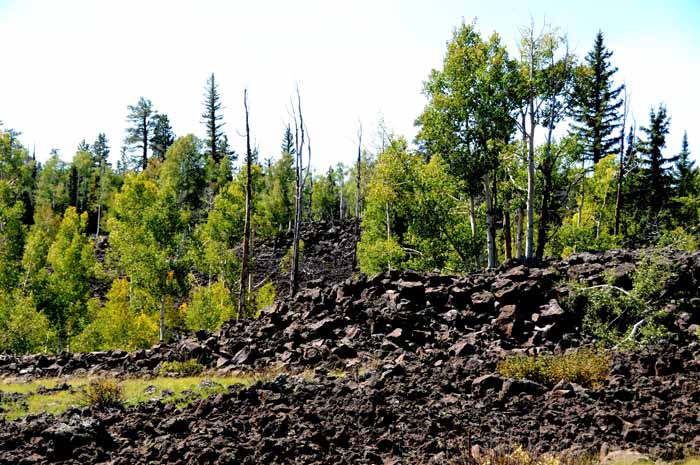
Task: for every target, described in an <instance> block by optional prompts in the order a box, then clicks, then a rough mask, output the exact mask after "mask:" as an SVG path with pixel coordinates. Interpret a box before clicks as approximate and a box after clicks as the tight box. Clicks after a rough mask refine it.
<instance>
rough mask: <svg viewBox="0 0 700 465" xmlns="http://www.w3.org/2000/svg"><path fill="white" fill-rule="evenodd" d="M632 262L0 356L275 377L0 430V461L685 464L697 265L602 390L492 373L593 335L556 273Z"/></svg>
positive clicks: (396, 281) (683, 258) (62, 367)
mask: <svg viewBox="0 0 700 465" xmlns="http://www.w3.org/2000/svg"><path fill="white" fill-rule="evenodd" d="M333 234H335V236H333V235H332V234H331V233H328V234H327V235H323V234H322V233H320V232H318V235H317V236H313V235H308V236H307V237H308V239H309V242H308V243H307V247H309V249H308V250H312V248H313V247H317V246H318V247H330V244H333V242H332V240H331V239H329V238H330V237H331V236H332V237H335V238H336V239H337V238H338V237H342V236H343V234H342V233H340V232H338V231H336V232H335V233H333ZM341 240H343V239H341ZM314 241H316V242H314ZM324 241H326V242H324ZM327 241H330V242H327ZM322 244H325V245H322ZM279 247H280V248H281V249H282V248H283V246H282V245H280V246H279ZM638 259H639V255H638V254H637V253H634V252H627V251H611V252H606V253H605V254H579V255H575V256H572V257H570V258H569V259H567V260H566V261H561V262H546V263H542V264H534V265H531V266H525V265H517V266H508V267H504V268H503V269H501V270H500V272H499V273H497V272H495V271H487V272H483V273H479V274H473V275H468V276H438V275H426V276H423V275H418V274H416V273H412V272H405V273H401V272H396V271H392V272H387V273H381V274H378V275H376V276H373V277H371V278H367V277H364V276H361V277H359V278H357V279H355V280H349V279H345V278H347V276H349V274H348V275H346V276H345V277H344V278H343V279H339V280H337V281H334V280H333V279H332V278H333V277H332V276H329V277H326V278H327V279H324V280H323V281H318V280H317V281H313V280H310V279H307V282H308V286H307V287H306V288H304V289H302V290H301V292H300V293H299V294H297V295H296V296H293V298H287V299H281V300H280V301H278V302H277V303H276V304H275V305H274V306H273V307H271V308H269V309H266V311H264V312H263V313H262V315H261V316H260V318H258V319H257V320H241V321H230V322H228V323H226V324H225V325H224V326H223V327H222V328H221V330H220V331H219V332H218V333H216V334H213V335H210V334H206V333H198V334H195V335H194V336H193V337H190V338H187V339H185V340H182V341H179V342H178V343H176V344H168V345H161V346H156V347H154V348H153V349H151V350H147V351H139V352H135V353H131V354H127V353H125V352H120V351H106V352H99V353H92V354H68V353H64V354H59V355H55V356H54V355H41V356H30V357H10V356H3V355H0V374H4V375H13V376H17V375H19V374H21V373H23V372H24V373H32V375H33V376H37V375H48V374H51V375H52V376H55V375H59V374H69V373H74V372H76V370H93V369H95V367H101V368H100V369H101V370H103V371H108V372H114V373H125V372H126V373H136V374H153V373H154V372H155V370H157V367H158V366H159V364H160V363H161V362H163V361H165V360H185V359H188V358H197V359H199V360H200V361H201V362H202V363H205V364H207V365H208V367H210V368H212V369H216V368H221V369H222V370H223V371H224V372H225V371H230V370H248V369H260V368H267V367H270V366H279V365H281V366H283V367H285V368H286V374H284V375H280V376H278V377H277V378H276V379H275V380H274V381H269V382H258V383H256V384H255V385H253V386H250V387H248V388H240V387H232V388H231V389H229V391H228V392H225V393H223V394H218V395H216V396H214V397H210V398H208V399H205V400H201V401H196V402H194V403H192V404H191V405H189V406H186V407H183V408H179V409H176V408H175V407H174V406H173V405H163V404H161V403H158V402H155V401H153V402H149V403H146V404H142V405H139V406H138V407H135V408H131V409H127V410H119V411H98V410H93V409H84V410H77V409H74V410H71V411H69V412H67V413H65V414H63V415H60V416H58V417H56V418H53V417H51V416H48V415H41V416H35V417H30V418H27V419H22V420H18V421H0V464H4V463H13V464H14V463H28V464H29V463H55V462H62V463H71V464H77V463H80V464H82V465H87V464H92V463H113V464H135V463H180V464H185V463H242V464H255V463H269V464H282V463H285V464H326V463H337V464H354V463H378V464H387V463H393V464H399V463H445V462H446V461H447V460H448V458H451V457H460V456H461V455H460V454H462V452H463V450H464V445H465V444H467V443H468V442H469V441H471V443H472V444H475V445H478V446H479V447H481V448H490V447H496V446H503V445H514V444H520V445H523V446H524V447H527V448H528V449H530V450H532V451H534V452H549V451H551V452H561V451H564V450H568V451H581V450H594V451H597V450H598V449H599V448H600V447H601V446H602V445H603V444H607V446H606V447H608V448H609V449H610V450H614V449H628V448H631V449H635V450H639V451H641V452H643V453H646V454H650V455H651V456H653V457H657V458H662V459H665V460H669V459H672V458H677V457H678V456H680V455H682V454H684V453H692V452H695V453H698V452H700V426H698V425H700V394H698V393H700V343H699V342H698V339H697V336H696V335H694V334H692V333H691V332H690V330H691V328H693V325H698V324H700V320H699V319H700V317H699V316H698V308H700V295H698V293H699V292H700V291H699V290H698V286H697V283H698V282H700V254H679V253H677V254H676V255H670V258H669V260H672V261H673V263H677V264H678V267H677V269H678V279H677V281H674V282H672V283H670V285H669V289H668V294H667V301H666V302H665V303H664V304H663V305H666V304H669V305H667V306H666V307H665V309H666V311H667V312H668V314H669V318H668V324H669V327H668V329H669V331H670V335H671V336H670V337H669V339H668V340H667V341H665V342H663V343H660V344H659V345H658V346H655V347H650V348H647V349H645V350H643V351H640V352H623V353H614V354H612V355H611V363H610V372H609V375H608V377H607V379H606V380H605V381H604V383H603V385H602V386H599V387H596V388H593V389H584V388H583V387H581V386H578V385H576V384H573V383H568V382H561V383H558V384H556V385H554V386H553V385H542V384H539V383H536V382H534V381H531V380H527V379H525V380H516V379H507V378H505V377H503V376H501V375H499V374H498V371H497V366H498V363H499V361H500V360H501V359H502V358H503V357H504V356H505V355H507V354H510V353H540V352H545V353H550V352H553V351H555V350H557V351H563V350H566V349H567V348H568V347H574V348H576V347H579V346H580V345H582V344H584V343H590V342H592V341H591V340H590V339H587V338H585V337H584V336H582V335H581V334H580V330H579V328H580V327H581V315H579V314H577V313H576V312H575V311H572V310H571V309H570V308H568V307H566V308H564V307H563V303H564V302H566V300H564V298H565V297H566V296H567V295H568V294H567V293H568V287H567V281H566V280H567V279H569V277H571V278H572V279H575V280H578V281H581V282H584V283H589V284H593V283H600V282H603V280H604V279H605V276H606V274H608V275H611V276H612V275H614V276H618V274H619V281H618V282H619V284H620V285H621V286H625V285H627V284H626V283H625V281H624V280H625V279H626V277H627V276H629V274H630V273H631V270H633V269H634V266H635V265H634V264H635V263H636V262H637V261H638ZM310 277H311V276H307V278H310ZM317 278H320V276H318V277H316V278H314V279H317ZM616 279H617V278H616ZM693 299H695V300H693ZM335 370H342V371H343V372H344V376H340V377H338V376H337V375H336V374H335ZM302 371H303V372H304V376H297V375H295V373H301V372H302ZM309 373H310V374H311V375H309ZM310 376H312V378H310ZM470 435H471V438H469V439H468V436H470Z"/></svg>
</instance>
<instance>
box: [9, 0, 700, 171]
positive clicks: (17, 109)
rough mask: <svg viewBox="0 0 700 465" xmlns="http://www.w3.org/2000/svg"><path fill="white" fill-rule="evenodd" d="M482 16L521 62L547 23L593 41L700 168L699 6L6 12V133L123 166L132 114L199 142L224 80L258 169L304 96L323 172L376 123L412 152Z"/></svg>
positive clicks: (75, 4)
mask: <svg viewBox="0 0 700 465" xmlns="http://www.w3.org/2000/svg"><path fill="white" fill-rule="evenodd" d="M474 18H476V20H477V22H476V24H477V28H478V29H479V30H480V31H481V32H482V33H483V34H484V35H489V34H490V33H491V32H493V31H496V32H498V33H499V34H500V35H501V37H502V39H503V41H504V43H506V44H507V45H508V46H509V49H510V51H511V52H512V53H515V52H516V43H517V38H518V34H519V32H518V31H519V27H521V26H523V25H526V24H529V23H530V21H531V20H532V21H534V23H535V24H536V25H541V24H543V23H544V22H547V23H549V24H551V25H553V26H556V27H558V28H559V29H560V31H562V32H565V33H566V34H567V37H568V39H569V44H570V48H571V49H572V50H573V51H574V52H575V53H576V54H577V55H578V56H579V57H581V58H582V57H583V56H585V54H586V53H587V52H588V51H589V50H590V49H591V47H592V44H593V40H594V37H595V34H596V33H597V31H598V30H602V31H603V33H604V35H605V43H606V45H607V46H608V48H609V49H611V50H612V51H613V53H614V55H613V57H612V62H613V64H614V65H615V66H617V67H618V68H619V71H618V73H617V79H618V80H619V81H620V82H625V83H626V85H627V86H628V88H629V92H630V100H631V112H632V116H633V117H634V118H635V120H636V122H637V124H638V125H645V124H646V123H647V122H648V115H649V109H650V108H651V106H657V105H658V104H659V103H665V104H666V106H667V109H668V113H669V115H670V116H671V125H670V126H671V131H670V134H669V136H668V138H667V152H666V153H667V154H669V155H670V154H675V153H677V152H678V151H679V150H680V144H681V138H682V135H683V131H684V130H687V132H688V139H689V143H690V150H691V152H692V153H693V156H694V158H695V159H696V160H700V118H698V117H697V116H696V111H697V110H698V108H700V92H698V90H697V89H698V86H697V85H696V82H697V80H698V79H699V78H698V76H700V27H698V26H699V25H700V0H666V1H656V0H655V1H651V0H629V1H628V0H614V1H610V0H605V1H598V0H588V1H578V2H575V3H574V2H568V1H567V2H564V1H560V0H553V1H546V0H540V1H533V2H527V1H524V0H519V1H498V0H490V1H476V0H469V1H466V0H462V1H457V0H434V1H418V0H405V1H400V0H393V1H392V0H353V1H342V2H341V1H329V0H325V1H324V0H297V1H294V2H291V1H284V0H278V1H273V0H256V1H248V2H233V1H213V0H196V1H194V0H193V1H177V0H170V1H157V0H149V1H145V0H120V1H107V0H82V1H81V0H62V1H60V2H59V1H52V0H45V1H40V0H0V44H2V55H3V65H2V71H0V121H3V122H4V125H5V127H6V128H7V127H10V128H14V129H15V130H18V131H20V132H21V133H22V135H21V136H20V139H21V141H22V142H23V143H24V144H25V146H27V147H28V148H29V149H30V150H32V149H35V150H36V156H37V158H38V159H39V160H45V159H46V158H48V156H49V153H50V151H51V149H52V148H58V149H59V153H60V154H61V157H62V158H63V159H64V160H70V159H71V158H72V156H73V154H74V153H75V151H76V147H77V145H78V143H79V142H80V141H81V140H82V139H86V140H87V141H88V143H91V142H92V141H94V140H95V138H96V136H97V134H98V133H100V132H104V133H106V135H107V137H108V139H109V141H110V146H111V149H112V156H111V158H112V160H116V159H117V157H118V154H119V149H120V147H121V145H122V141H123V138H124V129H125V128H126V126H127V123H126V116H127V105H134V104H136V102H138V100H139V97H141V96H144V97H146V98H148V99H150V100H151V101H152V102H153V105H154V107H155V109H156V110H157V111H159V112H161V113H165V114H167V115H168V117H169V118H170V121H171V124H172V126H173V129H174V131H175V133H176V134H177V135H185V134H188V133H193V134H195V135H197V136H199V137H204V135H205V132H204V126H203V124H202V123H201V120H202V118H201V114H202V111H203V107H202V105H203V100H204V97H203V95H204V86H205V83H206V80H207V77H208V76H209V75H210V74H211V73H214V74H215V76H216V80H217V81H218V82H219V92H220V95H221V101H222V104H223V106H224V110H223V114H224V121H225V123H226V124H225V126H224V130H225V132H226V133H227V135H228V137H229V140H230V142H231V145H232V146H233V148H234V149H235V150H236V151H237V152H238V153H243V152H244V147H245V139H244V128H245V120H244V110H243V91H244V89H246V88H247V89H248V93H249V108H250V125H251V135H252V138H253V141H254V143H255V145H257V146H258V147H259V150H260V157H261V159H266V158H268V157H272V158H274V157H277V156H278V154H279V152H280V145H281V141H282V136H283V132H284V128H285V126H286V125H287V123H288V122H289V121H290V101H291V97H292V95H293V94H294V92H295V89H296V86H298V87H299V90H300V93H301V98H302V110H303V114H304V119H305V121H306V122H307V126H308V129H309V134H310V136H311V144H312V165H314V167H315V168H316V169H317V170H321V171H322V170H325V169H326V168H327V167H328V166H329V165H331V164H335V163H338V162H345V163H351V162H352V160H353V158H354V157H355V156H356V153H357V131H358V126H359V124H360V123H361V124H362V127H363V131H364V143H365V144H364V145H365V147H366V148H367V149H369V150H373V149H374V148H375V147H376V143H377V138H376V134H377V127H378V122H379V120H380V119H383V121H384V124H385V125H386V126H387V127H388V128H390V129H391V130H392V131H393V132H394V133H395V134H399V135H404V136H406V137H407V138H408V139H409V140H412V139H413V137H414V136H415V133H416V128H415V127H414V121H415V119H416V117H417V116H418V115H419V114H420V113H421V111H422V109H423V107H424V106H425V103H426V99H425V97H424V96H423V95H422V86H423V81H424V80H425V79H426V78H427V76H428V74H429V73H430V70H431V69H433V68H437V69H439V68H440V67H441V65H442V60H443V57H444V54H445V50H446V43H447V41H448V40H449V39H450V38H451V35H452V31H453V29H454V28H455V27H456V26H458V25H459V24H460V23H461V21H462V19H465V20H466V21H472V20H473V19H474Z"/></svg>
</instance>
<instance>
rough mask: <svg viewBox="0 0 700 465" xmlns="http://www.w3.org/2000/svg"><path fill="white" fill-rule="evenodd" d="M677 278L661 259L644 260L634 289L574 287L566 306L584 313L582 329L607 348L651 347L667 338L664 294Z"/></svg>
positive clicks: (636, 273) (635, 273)
mask: <svg viewBox="0 0 700 465" xmlns="http://www.w3.org/2000/svg"><path fill="white" fill-rule="evenodd" d="M674 277H675V274H674V272H673V271H672V269H671V265H670V264H669V263H668V262H667V261H666V260H664V259H663V257H660V256H658V255H647V256H645V257H643V258H642V260H641V261H640V263H639V264H638V266H637V268H636V270H635V271H634V273H633V275H632V289H631V290H629V291H626V290H624V289H621V288H618V287H615V286H613V285H612V279H613V278H614V277H612V276H610V277H609V283H608V284H604V285H601V286H592V287H583V286H582V285H581V284H579V283H571V285H570V286H571V289H572V291H573V292H572V294H571V296H570V297H569V299H568V303H567V305H568V306H569V307H573V311H582V312H583V329H584V331H585V332H587V333H588V334H591V335H593V336H595V337H596V338H598V339H599V340H600V341H601V342H602V343H603V344H605V345H606V346H608V347H613V346H614V347H627V348H630V347H634V346H638V345H641V346H644V345H647V344H652V343H654V342H656V341H657V340H659V339H661V338H663V337H666V336H667V334H668V330H667V329H666V327H665V325H664V323H665V322H664V319H665V318H667V317H668V314H667V313H666V312H664V311H663V310H662V308H663V302H662V301H663V291H664V289H665V288H666V287H667V285H668V283H669V282H670V281H671V280H672V279H673V278H674Z"/></svg>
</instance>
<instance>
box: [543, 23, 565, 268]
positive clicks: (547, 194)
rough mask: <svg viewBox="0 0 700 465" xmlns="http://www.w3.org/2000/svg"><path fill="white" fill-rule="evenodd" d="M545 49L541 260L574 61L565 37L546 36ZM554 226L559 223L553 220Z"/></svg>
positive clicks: (550, 218)
mask: <svg viewBox="0 0 700 465" xmlns="http://www.w3.org/2000/svg"><path fill="white" fill-rule="evenodd" d="M546 41H547V42H548V43H547V44H546V45H545V46H544V49H545V54H544V56H543V58H544V61H545V68H544V69H543V70H542V74H543V75H542V77H541V82H542V89H541V92H542V101H543V106H542V120H543V122H544V125H545V127H546V131H547V132H546V140H545V146H544V157H543V159H542V162H541V163H540V166H539V169H540V172H541V173H542V184H543V185H542V200H541V202H540V218H539V224H538V231H537V247H536V249H535V256H536V257H537V258H538V259H542V258H543V257H544V249H545V245H546V244H547V241H548V240H549V227H550V224H551V223H552V222H553V221H552V220H553V219H554V218H553V212H552V210H553V208H552V207H553V205H552V203H553V201H554V199H553V196H554V185H553V183H554V177H555V172H554V170H555V168H556V165H557V163H558V160H557V159H556V158H557V156H558V155H559V154H557V153H556V152H555V151H554V150H553V145H554V140H553V137H554V130H555V128H556V126H557V124H558V123H560V122H561V121H563V120H564V118H565V117H566V115H567V112H568V110H569V103H570V94H571V89H572V86H573V76H574V74H573V69H574V58H573V56H571V55H570V54H569V46H568V43H567V42H566V38H564V37H561V36H557V35H555V34H551V33H550V34H549V35H548V36H546ZM562 45H563V46H564V52H563V54H562V55H561V56H560V57H556V56H555V53H556V51H557V49H558V48H559V47H560V46H562ZM554 223H558V222H557V221H556V219H555V221H554Z"/></svg>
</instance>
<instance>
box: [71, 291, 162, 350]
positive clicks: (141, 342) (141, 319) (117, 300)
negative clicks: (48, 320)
mask: <svg viewBox="0 0 700 465" xmlns="http://www.w3.org/2000/svg"><path fill="white" fill-rule="evenodd" d="M130 300H131V299H130V283H129V281H128V280H127V279H126V278H117V279H115V280H114V282H113V283H112V287H111V289H110V290H109V292H108V293H107V298H106V302H105V303H104V305H103V306H101V307H98V308H93V309H92V311H91V314H92V318H91V322H90V324H88V325H87V327H86V328H85V329H84V330H83V332H82V333H81V334H80V335H79V336H78V337H76V338H75V339H74V341H73V348H74V349H75V350H77V351H80V352H88V351H94V350H105V349H124V350H136V349H147V348H149V347H151V346H152V345H153V344H155V343H156V342H157V341H158V317H157V314H156V313H155V312H153V311H151V312H150V315H149V314H147V313H145V312H144V311H142V310H139V309H137V308H136V307H135V306H132V305H130Z"/></svg>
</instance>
